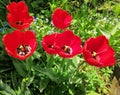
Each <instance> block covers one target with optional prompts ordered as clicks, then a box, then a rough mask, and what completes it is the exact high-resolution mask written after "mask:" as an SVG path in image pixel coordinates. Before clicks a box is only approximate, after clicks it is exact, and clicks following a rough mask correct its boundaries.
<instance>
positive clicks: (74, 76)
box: [0, 0, 120, 95]
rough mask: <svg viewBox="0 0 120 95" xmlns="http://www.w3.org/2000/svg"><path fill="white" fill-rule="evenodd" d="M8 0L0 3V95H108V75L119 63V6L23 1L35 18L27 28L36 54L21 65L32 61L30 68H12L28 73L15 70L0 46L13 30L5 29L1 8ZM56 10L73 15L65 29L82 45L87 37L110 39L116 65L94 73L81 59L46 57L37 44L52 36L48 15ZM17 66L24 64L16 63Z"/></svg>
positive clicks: (87, 0)
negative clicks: (5, 35)
mask: <svg viewBox="0 0 120 95" xmlns="http://www.w3.org/2000/svg"><path fill="white" fill-rule="evenodd" d="M11 1H13V0H9V2H8V0H0V95H107V94H108V93H109V90H110V85H111V80H112V76H113V70H114V67H117V66H118V63H119V60H120V56H119V55H120V28H119V26H120V3H119V1H117V0H24V1H25V2H26V3H27V5H28V7H29V12H30V13H31V15H33V16H34V21H33V23H32V24H31V27H30V29H31V30H34V31H35V32H36V37H37V41H38V42H39V45H38V48H37V51H36V52H35V53H34V54H33V56H31V57H30V58H28V59H27V60H26V61H24V62H26V63H31V62H30V60H31V59H32V64H31V65H29V66H28V64H18V66H17V67H19V66H21V67H27V69H26V68H25V70H27V71H21V69H17V67H16V66H15V65H14V63H12V59H11V57H10V56H8V55H7V54H6V52H5V51H4V46H3V43H2V41H1V39H2V36H3V35H4V34H5V33H8V32H10V31H12V29H11V28H10V26H9V25H8V24H7V20H6V15H7V10H6V8H5V7H6V5H7V4H9V3H10V2H11ZM14 1H15V0H14ZM17 1H18V0H16V2H17ZM57 7H61V8H62V9H64V10H67V11H68V12H69V13H70V14H71V15H72V16H73V21H72V24H71V26H70V29H71V30H73V31H74V33H75V34H76V35H79V36H80V37H81V38H82V40H83V43H84V41H85V40H86V39H87V38H89V37H96V36H98V35H101V34H103V35H105V36H106V37H107V38H109V42H110V45H111V46H112V47H113V48H114V49H115V51H116V58H117V63H116V65H115V66H113V67H106V68H96V67H93V66H90V65H88V64H86V63H85V62H84V63H83V59H82V58H81V55H79V56H76V57H74V58H73V59H69V60H68V59H65V60H63V59H62V58H60V57H59V56H52V57H51V56H50V55H48V54H46V53H45V52H44V50H43V49H42V46H41V40H42V38H43V36H45V35H46V34H49V33H53V32H54V31H57V29H55V28H54V27H53V25H52V23H51V15H52V12H53V11H54V9H55V8H57ZM16 62H19V63H20V62H21V63H24V62H22V61H18V60H16ZM48 63H51V64H48ZM61 63H64V64H65V65H61ZM53 64H54V66H55V67H54V68H53V67H52V66H53ZM23 65H25V66H23ZM30 66H31V67H30ZM23 69H24V68H23Z"/></svg>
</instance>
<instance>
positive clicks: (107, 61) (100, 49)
mask: <svg viewBox="0 0 120 95" xmlns="http://www.w3.org/2000/svg"><path fill="white" fill-rule="evenodd" d="M83 56H84V58H85V60H86V62H88V63H89V64H90V65H93V66H97V67H106V66H112V65H114V64H115V62H116V59H115V58H114V50H113V48H111V47H110V45H109V43H108V39H107V38H106V37H105V36H98V37H97V38H89V39H88V40H87V41H86V42H85V44H84V48H83Z"/></svg>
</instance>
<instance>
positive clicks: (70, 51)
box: [62, 46, 72, 54]
mask: <svg viewBox="0 0 120 95" xmlns="http://www.w3.org/2000/svg"><path fill="white" fill-rule="evenodd" d="M62 49H63V50H64V52H65V53H67V54H71V53H72V49H71V48H70V47H69V46H63V47H62Z"/></svg>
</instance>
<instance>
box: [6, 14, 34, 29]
mask: <svg viewBox="0 0 120 95" xmlns="http://www.w3.org/2000/svg"><path fill="white" fill-rule="evenodd" d="M7 19H8V23H9V24H10V25H11V26H12V27H14V28H16V29H20V30H24V29H26V28H29V26H30V24H31V22H32V21H33V17H32V16H30V15H29V13H28V12H24V13H22V14H21V13H20V12H18V13H16V14H11V13H9V14H8V15H7Z"/></svg>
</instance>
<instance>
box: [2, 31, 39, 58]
mask: <svg viewBox="0 0 120 95" xmlns="http://www.w3.org/2000/svg"><path fill="white" fill-rule="evenodd" d="M2 41H3V43H4V46H5V50H6V52H7V53H8V54H9V55H11V56H12V57H14V58H17V59H20V60H25V59H26V58H28V57H29V56H31V55H32V54H33V52H34V51H35V50H36V47H37V42H36V38H35V34H34V32H33V31H30V30H29V31H26V32H21V31H20V30H15V31H13V32H12V33H10V34H6V35H4V36H3V38H2Z"/></svg>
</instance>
